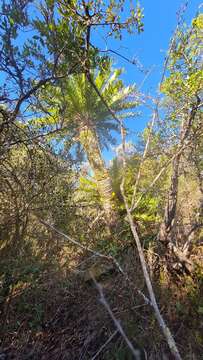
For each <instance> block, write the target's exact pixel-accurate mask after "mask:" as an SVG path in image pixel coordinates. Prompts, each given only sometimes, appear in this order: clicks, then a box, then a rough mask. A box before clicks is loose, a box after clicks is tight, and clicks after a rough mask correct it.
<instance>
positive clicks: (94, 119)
mask: <svg viewBox="0 0 203 360" xmlns="http://www.w3.org/2000/svg"><path fill="white" fill-rule="evenodd" d="M120 74H121V70H111V69H109V70H106V71H102V72H97V73H95V72H94V73H92V78H93V79H94V83H95V85H96V87H97V89H98V90H99V92H100V94H101V95H102V98H101V97H100V96H99V95H98V94H97V93H96V91H95V89H94V88H93V87H92V84H90V82H89V81H88V80H87V78H86V76H85V74H79V75H74V76H71V77H69V79H68V80H67V81H65V82H63V83H62V84H60V86H59V87H56V88H54V90H51V91H47V90H46V96H43V98H44V99H45V98H46V102H47V100H48V99H47V96H48V98H49V101H48V102H49V104H50V101H51V102H52V103H53V102H55V105H56V104H57V106H58V109H59V111H58V116H61V115H60V114H63V115H62V116H63V123H64V124H66V125H69V126H70V127H74V130H75V131H76V133H77V141H78V142H79V143H80V145H82V148H83V150H84V152H85V154H86V156H87V159H88V161H89V164H90V166H91V169H92V171H93V173H94V177H95V180H96V183H97V188H98V192H99V194H100V197H101V201H102V205H103V208H104V210H105V213H106V218H107V219H108V222H109V223H110V224H113V223H114V222H115V219H116V218H117V216H116V208H115V204H114V199H113V190H112V185H111V179H110V176H109V173H108V170H107V168H106V166H105V163H104V161H103V158H102V155H101V149H102V148H103V147H108V146H109V144H112V143H113V142H114V139H113V137H112V131H118V130H119V124H118V123H116V121H115V120H114V119H113V117H112V114H111V113H110V111H109V110H108V108H107V106H106V105H105V103H104V101H103V100H102V99H105V102H106V103H107V104H108V106H109V107H110V108H111V110H112V111H113V112H114V113H116V114H117V116H118V118H120V119H121V118H127V117H130V116H134V115H135V113H134V111H131V112H127V110H129V109H130V110H133V109H134V108H135V106H136V105H137V102H136V101H135V100H133V94H134V91H135V88H134V86H128V87H125V86H124V85H123V82H122V81H121V80H120V79H119V76H120ZM50 94H51V97H50ZM130 96H132V99H130ZM52 106H53V105H52Z"/></svg>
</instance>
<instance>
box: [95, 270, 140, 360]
mask: <svg viewBox="0 0 203 360" xmlns="http://www.w3.org/2000/svg"><path fill="white" fill-rule="evenodd" d="M91 276H92V279H93V281H94V283H95V286H96V288H97V290H98V292H99V295H100V302H101V304H102V305H103V306H104V307H105V309H106V310H107V312H108V314H109V315H110V317H111V319H112V320H113V323H114V325H115V327H116V328H117V330H118V331H119V333H120V334H121V336H122V338H123V340H124V341H125V342H126V344H127V346H128V348H129V349H130V351H131V352H132V354H133V355H134V357H135V359H136V360H140V357H141V350H140V349H138V348H137V349H135V348H134V346H133V344H132V343H131V341H130V340H129V339H128V337H127V335H126V333H125V331H124V329H123V327H122V325H121V323H120V322H119V321H118V320H117V319H116V317H115V316H114V314H113V312H112V310H111V308H110V306H109V304H108V302H107V300H106V299H105V296H104V293H103V290H102V287H101V285H100V284H99V283H98V282H97V281H96V279H95V278H94V276H93V274H91ZM145 358H146V357H145Z"/></svg>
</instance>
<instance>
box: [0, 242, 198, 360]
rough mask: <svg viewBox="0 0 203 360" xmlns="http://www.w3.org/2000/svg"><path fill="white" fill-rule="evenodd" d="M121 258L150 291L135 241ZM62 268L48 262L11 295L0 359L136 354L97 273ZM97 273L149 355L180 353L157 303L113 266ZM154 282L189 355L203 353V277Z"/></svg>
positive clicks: (107, 358)
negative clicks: (172, 347) (166, 334)
mask: <svg viewBox="0 0 203 360" xmlns="http://www.w3.org/2000/svg"><path fill="white" fill-rule="evenodd" d="M83 260H84V259H83ZM121 261H122V266H123V268H124V270H125V272H126V273H127V274H128V276H129V278H130V281H131V283H132V284H135V286H136V287H138V288H139V289H141V290H142V291H143V292H144V293H145V294H147V291H146V288H145V284H144V280H143V276H142V273H141V270H140V265H139V260H138V258H137V255H136V251H135V249H132V248H130V249H128V250H127V252H126V253H125V256H124V257H123V258H122V260H121ZM78 263H81V259H78ZM86 264H87V262H86ZM62 269H63V270H61V271H55V270H54V271H53V269H52V268H51V267H50V268H46V270H45V271H44V272H43V273H42V274H41V275H40V276H39V277H37V279H36V280H35V281H33V283H29V282H27V283H26V282H21V283H20V284H19V285H18V287H17V288H15V289H14V290H13V292H12V294H10V295H9V296H8V297H7V301H6V303H4V309H3V310H2V314H3V317H2V319H1V346H0V360H10V359H19V360H26V359H33V360H39V359H41V360H48V359H53V360H56V359H57V360H58V359H61V360H62V359H63V360H65V359H66V360H74V359H75V360H90V359H104V360H113V359H115V360H116V359H118V360H119V359H121V360H122V359H124V360H128V359H129V360H130V359H133V357H131V353H130V351H129V350H128V349H127V347H126V346H125V344H124V341H123V339H122V337H121V336H120V334H119V333H118V332H117V333H116V331H115V330H116V329H115V325H114V324H113V322H112V319H111V318H110V317H109V314H108V313H107V311H106V309H105V308H104V306H103V305H102V304H101V302H100V301H99V297H100V296H99V293H98V290H97V288H96V287H95V285H94V283H93V282H92V281H91V279H88V278H86V280H85V279H84V277H83V276H81V275H80V272H79V271H78V266H75V268H73V267H72V268H71V270H70V269H69V270H68V271H67V269H65V270H64V266H63V267H62ZM97 281H98V282H99V283H100V284H101V286H102V288H103V292H104V296H105V298H106V300H107V301H108V304H109V305H110V307H111V310H112V312H113V314H114V316H115V317H116V319H117V320H119V321H120V322H121V324H122V326H123V328H124V330H125V332H126V334H127V335H128V337H129V339H130V340H131V342H132V343H133V344H134V346H137V344H139V346H141V347H142V348H144V349H145V351H146V353H147V356H148V357H147V359H150V360H156V359H157V360H159V359H160V360H170V359H172V357H171V355H170V353H169V350H168V347H167V344H166V342H165V340H164V338H163V336H162V334H161V331H160V329H159V326H158V324H157V322H156V319H155V317H154V314H153V311H152V309H151V308H150V307H149V306H148V305H146V303H145V302H144V301H143V299H142V298H141V297H140V296H139V294H138V293H137V291H136V289H135V288H132V286H129V283H128V282H127V281H126V279H125V278H124V276H123V275H122V274H121V273H119V272H118V271H117V269H111V271H110V272H109V271H108V272H107V273H106V274H105V273H103V274H102V275H100V276H98V279H97ZM154 287H155V292H156V295H157V298H158V302H159V305H160V309H161V312H162V314H163V315H164V317H165V319H166V321H167V323H168V325H169V327H170V328H171V330H172V333H173V334H174V337H175V340H176V342H177V345H178V347H179V350H180V352H181V354H182V357H183V359H188V360H201V359H203V338H202V334H203V318H202V313H201V310H203V307H200V305H199V299H200V298H202V297H203V289H202V284H201V286H198V280H197V279H196V280H195V284H194V279H189V277H187V278H185V280H184V281H183V280H182V281H181V283H180V282H178V280H177V281H176V282H174V283H169V282H167V281H165V283H164V281H162V283H161V285H160V283H159V284H157V282H154ZM111 336H112V339H111V341H110V342H109V343H108V344H106V346H104V348H103V349H101V347H102V346H103V344H105V343H106V341H108V339H109V338H110V337H111ZM100 349H101V352H100V353H99V354H98V355H96V354H97V353H98V352H99V350H100ZM95 356H96V357H95Z"/></svg>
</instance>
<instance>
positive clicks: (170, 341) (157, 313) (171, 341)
mask: <svg viewBox="0 0 203 360" xmlns="http://www.w3.org/2000/svg"><path fill="white" fill-rule="evenodd" d="M123 141H124V140H123ZM122 148H123V149H125V144H122ZM123 159H124V161H123V169H124V170H125V168H126V162H125V154H123ZM124 173H125V172H124V171H123V174H124ZM124 183H125V177H124V175H123V179H122V183H121V186H120V188H121V193H122V196H123V200H124V204H125V208H126V211H127V217H128V221H129V224H130V228H131V231H132V234H133V237H134V239H135V243H136V246H137V250H138V254H139V258H140V262H141V266H142V271H143V275H144V279H145V283H146V285H147V289H148V293H149V297H150V300H151V304H152V307H153V309H154V313H155V316H156V319H157V321H158V324H159V326H160V328H161V330H162V332H163V334H164V336H165V339H166V341H167V343H168V346H169V348H170V350H171V353H172V354H173V356H174V358H175V359H176V360H182V358H181V356H180V353H179V351H178V348H177V346H176V343H175V340H174V338H173V335H172V333H171V331H170V329H169V328H168V327H167V325H166V323H165V321H164V319H163V317H162V315H161V313H160V310H159V307H158V304H157V301H156V297H155V294H154V290H153V287H152V283H151V280H150V276H149V273H148V270H147V264H146V261H145V257H144V252H143V249H142V245H141V242H140V239H139V236H138V233H137V230H136V227H135V224H134V222H133V218H132V215H131V210H130V208H129V206H128V202H127V199H126V196H125V192H124Z"/></svg>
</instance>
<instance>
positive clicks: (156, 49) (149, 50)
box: [99, 0, 201, 160]
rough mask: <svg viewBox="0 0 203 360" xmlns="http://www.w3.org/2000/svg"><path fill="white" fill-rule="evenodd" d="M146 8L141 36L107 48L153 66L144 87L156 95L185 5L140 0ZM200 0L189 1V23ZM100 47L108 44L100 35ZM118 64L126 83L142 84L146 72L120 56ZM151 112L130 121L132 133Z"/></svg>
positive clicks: (175, 0) (128, 37)
mask: <svg viewBox="0 0 203 360" xmlns="http://www.w3.org/2000/svg"><path fill="white" fill-rule="evenodd" d="M140 2H141V5H142V7H143V8H144V32H143V33H141V34H140V35H137V34H135V35H127V34H125V36H124V38H123V39H122V41H121V42H118V41H112V39H111V40H110V41H109V44H108V47H109V48H111V49H113V50H117V51H119V52H120V53H122V54H123V55H125V56H127V57H128V58H133V57H136V58H138V59H139V60H140V62H141V63H142V65H143V66H144V68H145V69H149V68H151V67H153V70H152V72H151V75H150V76H149V77H148V78H147V80H146V82H145V84H144V86H143V88H142V90H143V91H144V92H146V93H151V94H152V95H155V94H156V92H157V88H158V84H159V82H160V78H161V74H162V69H163V63H164V58H165V55H166V52H167V49H168V45H169V42H170V38H171V36H172V34H173V32H174V30H175V28H176V25H177V12H178V10H179V9H180V7H181V6H182V5H183V1H182V0H142V1H140ZM200 4H201V1H198V0H191V1H189V4H188V7H187V10H186V12H185V15H184V19H185V20H186V22H187V23H188V24H190V23H191V20H192V18H193V17H194V16H195V14H196V12H197V10H198V7H199V6H200ZM99 45H100V47H102V46H103V49H105V47H106V44H105V43H104V42H102V39H101V37H100V40H99ZM115 65H116V66H117V67H124V68H125V73H124V75H123V78H124V81H125V83H126V84H129V83H136V84H138V85H140V84H141V81H142V79H143V77H144V75H143V74H142V73H141V72H140V71H139V70H138V69H137V68H136V67H135V66H134V65H131V64H129V63H127V62H125V61H123V60H122V59H120V58H119V57H116V58H115ZM149 118H150V113H149V111H146V110H144V111H143V114H142V116H140V117H138V118H136V119H133V120H130V122H129V121H128V123H127V126H128V127H130V128H131V129H132V130H133V132H135V133H136V132H137V131H138V132H139V131H141V130H142V129H143V128H144V127H145V125H146V123H147V122H148V121H149ZM129 139H132V141H133V142H134V141H135V140H136V135H135V134H134V135H133V134H132V135H131V136H130V137H129ZM104 156H105V158H106V160H109V159H110V158H111V157H112V156H113V153H112V151H104Z"/></svg>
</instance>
